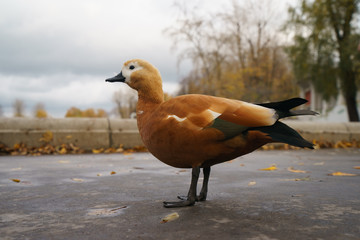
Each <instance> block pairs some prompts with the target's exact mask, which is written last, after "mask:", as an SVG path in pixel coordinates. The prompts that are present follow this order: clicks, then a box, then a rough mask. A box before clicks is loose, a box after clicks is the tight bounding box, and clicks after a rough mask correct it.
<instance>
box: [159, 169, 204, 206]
mask: <svg viewBox="0 0 360 240" xmlns="http://www.w3.org/2000/svg"><path fill="white" fill-rule="evenodd" d="M199 175H200V167H194V168H193V169H192V173H191V184H190V189H189V192H188V195H187V198H186V199H184V200H182V201H179V202H164V207H166V208H175V207H186V206H192V205H194V204H195V201H196V187H197V182H198V180H199ZM204 179H205V178H204Z"/></svg>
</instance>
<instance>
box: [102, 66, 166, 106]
mask: <svg viewBox="0 0 360 240" xmlns="http://www.w3.org/2000/svg"><path fill="white" fill-rule="evenodd" d="M105 81H106V82H124V83H126V84H127V85H129V86H130V87H131V88H133V89H135V90H136V91H138V94H139V99H141V98H146V99H147V100H149V99H151V100H155V101H161V102H162V101H163V99H164V94H163V90H162V81H161V75H160V72H159V70H158V69H157V68H155V67H154V66H153V65H151V64H150V63H149V62H147V61H144V60H141V59H133V60H129V61H127V62H125V63H124V65H123V67H122V69H121V72H120V73H119V74H118V75H116V76H115V77H112V78H108V79H106V80H105Z"/></svg>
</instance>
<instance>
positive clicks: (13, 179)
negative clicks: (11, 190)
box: [10, 178, 21, 183]
mask: <svg viewBox="0 0 360 240" xmlns="http://www.w3.org/2000/svg"><path fill="white" fill-rule="evenodd" d="M10 180H11V181H13V182H16V183H19V182H21V180H20V179H17V178H12V179H10Z"/></svg>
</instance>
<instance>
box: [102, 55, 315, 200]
mask: <svg viewBox="0 0 360 240" xmlns="http://www.w3.org/2000/svg"><path fill="white" fill-rule="evenodd" d="M107 81H109V82H116V81H120V82H125V83H127V84H128V85H129V86H130V87H132V88H134V89H135V90H137V91H138V95H139V100H138V104H137V110H136V111H137V123H138V128H139V132H140V135H141V138H142V140H143V142H144V144H145V146H146V147H147V148H148V150H149V151H150V152H151V153H152V154H153V155H154V156H155V157H156V158H158V159H159V160H160V161H162V162H164V163H166V164H168V165H170V166H173V167H178V168H192V169H193V173H192V184H191V186H190V190H189V193H188V196H187V197H186V198H185V199H183V200H182V201H180V202H164V206H165V207H181V206H189V205H193V204H194V203H195V201H196V200H198V201H200V200H205V199H206V194H207V181H208V178H209V174H210V167H211V166H212V165H214V164H218V163H221V162H224V161H228V160H231V159H234V158H236V157H238V156H241V155H244V154H247V153H250V152H252V151H254V150H255V149H257V148H259V147H261V146H262V145H264V144H266V143H270V142H276V141H282V142H287V143H289V144H292V145H295V146H299V147H308V148H312V144H311V143H309V142H307V141H305V140H304V139H303V138H302V137H301V136H300V135H299V134H298V133H297V132H295V131H294V130H293V129H291V128H289V127H288V126H286V125H285V124H283V123H281V122H279V121H278V119H279V117H287V116H293V115H304V114H315V113H314V112H312V111H293V110H290V109H291V108H293V107H296V106H298V105H301V104H303V103H305V102H306V100H303V99H300V98H295V99H290V100H286V101H283V102H278V103H269V104H259V105H256V104H251V103H247V102H242V101H238V100H232V99H226V98H219V97H213V96H207V95H198V94H192V95H183V96H179V97H175V98H172V99H170V100H169V101H166V102H164V95H163V90H162V81H161V76H160V73H159V71H158V70H157V69H156V68H155V67H154V66H152V65H151V64H150V63H148V62H146V61H144V60H139V59H135V60H130V61H127V62H126V63H125V64H124V66H123V68H122V71H121V73H120V74H119V75H117V76H115V77H114V78H110V79H107ZM200 168H203V169H204V175H205V177H204V183H203V188H202V190H201V193H200V196H199V197H196V183H197V180H198V177H199V171H200Z"/></svg>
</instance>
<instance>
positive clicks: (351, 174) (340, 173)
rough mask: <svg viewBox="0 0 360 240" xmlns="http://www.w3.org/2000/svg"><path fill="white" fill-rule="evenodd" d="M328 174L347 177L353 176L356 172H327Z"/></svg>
mask: <svg viewBox="0 0 360 240" xmlns="http://www.w3.org/2000/svg"><path fill="white" fill-rule="evenodd" d="M328 175H329V176H347V177H354V176H357V174H353V173H344V172H333V173H329V174H328Z"/></svg>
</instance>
